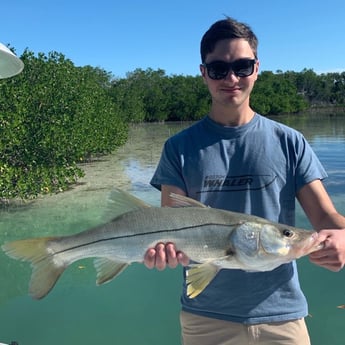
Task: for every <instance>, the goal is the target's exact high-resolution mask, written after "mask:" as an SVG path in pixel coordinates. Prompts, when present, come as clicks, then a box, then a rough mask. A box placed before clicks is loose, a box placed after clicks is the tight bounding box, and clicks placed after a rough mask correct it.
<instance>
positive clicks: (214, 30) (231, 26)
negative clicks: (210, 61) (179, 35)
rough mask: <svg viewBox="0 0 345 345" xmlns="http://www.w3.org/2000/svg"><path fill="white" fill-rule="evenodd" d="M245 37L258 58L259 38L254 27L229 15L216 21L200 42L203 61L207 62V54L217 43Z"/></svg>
mask: <svg viewBox="0 0 345 345" xmlns="http://www.w3.org/2000/svg"><path fill="white" fill-rule="evenodd" d="M234 38H243V39H245V40H246V41H247V42H248V43H249V45H250V47H251V48H252V50H253V53H254V55H255V58H256V59H257V49H258V43H259V42H258V38H257V37H256V35H255V34H254V32H253V31H252V29H251V28H250V27H249V26H248V25H247V24H244V23H240V22H238V21H237V20H235V19H233V18H230V17H227V18H226V19H223V20H219V21H217V22H215V23H214V24H213V25H212V26H211V27H210V28H209V29H208V30H207V31H206V32H205V34H204V36H203V37H202V39H201V43H200V54H201V62H202V63H205V59H206V56H207V54H209V53H212V52H213V50H214V48H215V46H216V43H217V42H218V41H221V40H224V39H234Z"/></svg>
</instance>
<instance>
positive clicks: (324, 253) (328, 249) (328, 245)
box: [309, 229, 345, 272]
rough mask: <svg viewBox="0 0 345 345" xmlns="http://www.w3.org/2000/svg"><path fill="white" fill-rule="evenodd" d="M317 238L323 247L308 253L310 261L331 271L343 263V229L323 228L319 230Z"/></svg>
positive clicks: (337, 268) (344, 257) (344, 252)
mask: <svg viewBox="0 0 345 345" xmlns="http://www.w3.org/2000/svg"><path fill="white" fill-rule="evenodd" d="M318 240H319V242H320V243H322V242H323V243H324V247H323V248H322V249H320V250H318V251H316V252H314V253H311V254H310V255H309V258H310V261H311V262H312V263H314V264H316V265H318V266H321V267H324V268H327V269H329V270H331V271H333V272H338V271H340V270H341V269H342V268H343V267H344V265H345V229H325V230H320V231H319V236H318Z"/></svg>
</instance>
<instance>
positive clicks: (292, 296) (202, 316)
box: [144, 18, 345, 345]
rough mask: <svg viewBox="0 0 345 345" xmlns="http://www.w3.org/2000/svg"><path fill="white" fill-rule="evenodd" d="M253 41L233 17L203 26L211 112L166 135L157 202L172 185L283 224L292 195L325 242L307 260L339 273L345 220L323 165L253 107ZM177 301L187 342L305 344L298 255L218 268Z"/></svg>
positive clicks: (169, 257)
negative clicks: (252, 266) (275, 263)
mask: <svg viewBox="0 0 345 345" xmlns="http://www.w3.org/2000/svg"><path fill="white" fill-rule="evenodd" d="M257 45H258V40H257V38H256V36H255V34H254V33H253V32H252V30H251V29H250V27H248V26H247V25H245V24H242V23H239V22H237V21H235V20H233V19H231V18H227V19H225V20H221V21H218V22H216V23H214V24H213V25H212V26H211V27H210V29H209V30H208V31H207V32H206V33H205V35H204V36H203V38H202V41H201V60H202V64H201V66H200V71H201V74H202V77H203V79H204V82H205V84H206V85H207V87H208V90H209V92H210V94H211V97H212V105H211V109H210V113H209V114H208V116H206V117H205V118H204V119H203V120H201V121H199V122H198V123H196V124H194V125H193V126H191V127H190V128H188V129H186V130H184V131H182V132H181V133H178V134H177V135H175V136H173V137H172V138H170V139H168V141H167V142H166V143H165V146H164V149H163V153H162V157H161V160H160V162H159V165H158V167H157V170H156V172H155V174H154V176H153V178H152V181H151V184H152V185H153V186H155V187H156V188H159V189H160V190H161V192H162V194H161V204H162V206H170V205H171V201H170V199H169V194H170V193H171V192H174V193H177V194H181V195H187V196H189V197H192V198H194V199H197V200H199V201H201V202H203V203H204V204H206V205H209V206H211V207H216V208H223V209H228V210H232V211H237V212H244V213H250V214H254V215H257V216H260V217H264V218H267V219H269V220H271V221H276V222H280V223H285V224H289V225H294V222H295V198H297V199H298V201H299V202H300V203H301V205H302V207H303V209H304V211H305V213H306V215H307V216H308V218H309V220H310V222H311V224H312V225H313V227H314V228H315V229H316V230H319V242H320V243H321V242H324V249H322V250H320V251H318V252H315V253H313V254H311V255H310V259H311V261H312V262H314V263H315V264H318V265H320V266H323V267H326V268H328V269H330V270H333V271H338V270H340V269H341V268H342V267H343V266H344V263H345V218H344V217H343V216H342V215H340V214H339V213H337V211H336V210H335V208H334V206H333V203H332V202H331V200H330V198H329V196H328V194H327V192H326V190H325V188H324V187H323V184H322V179H324V178H325V177H326V176H327V175H326V173H325V171H324V169H323V167H322V165H321V163H320V162H319V160H318V159H317V157H316V156H315V154H314V152H313V151H312V149H311V148H310V146H309V144H308V143H307V142H306V140H305V138H304V137H303V136H302V135H301V134H300V133H298V132H297V131H295V130H293V129H291V128H289V127H287V126H284V125H282V124H279V123H277V122H274V121H271V120H269V119H267V118H264V117H262V116H260V115H258V114H256V113H255V111H254V110H253V109H252V108H251V107H250V94H251V91H252V89H253V87H254V84H255V81H256V80H257V77H258V70H259V60H258V55H257ZM326 229H330V230H326ZM144 262H145V264H146V266H147V267H149V268H152V267H157V268H158V269H164V268H165V267H166V265H168V266H169V267H176V265H177V264H178V263H182V264H183V265H186V264H188V257H187V256H186V255H185V254H184V253H181V252H179V251H178V248H175V246H174V244H172V243H168V244H164V243H159V244H157V245H156V247H155V248H150V249H149V250H148V251H147V252H146V255H145V259H144ZM181 301H182V312H181V326H182V338H183V343H184V344H185V345H203V344H205V345H206V344H213V345H217V344H222V345H232V344H236V345H238V344H265V345H267V344H291V345H292V344H296V345H297V344H298V345H308V344H310V340H309V336H308V332H307V330H306V326H305V323H304V317H305V316H306V315H307V313H308V311H307V303H306V299H305V297H304V295H303V293H302V291H301V289H300V286H299V281H298V273H297V268H296V263H295V262H292V263H289V264H284V265H281V266H280V267H278V268H277V269H275V270H273V271H270V272H259V273H258V272H256V273H253V272H244V271H242V270H221V271H220V272H219V273H218V275H217V276H216V278H215V279H214V280H213V281H212V282H211V284H210V285H209V286H208V287H207V288H206V289H205V290H204V291H203V292H202V293H201V294H200V295H199V296H197V297H196V298H193V299H191V298H188V297H187V296H186V285H185V284H184V291H183V295H182V299H181Z"/></svg>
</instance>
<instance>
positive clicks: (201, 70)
mask: <svg viewBox="0 0 345 345" xmlns="http://www.w3.org/2000/svg"><path fill="white" fill-rule="evenodd" d="M200 73H201V76H202V78H203V80H204V83H205V84H206V67H205V66H203V65H200Z"/></svg>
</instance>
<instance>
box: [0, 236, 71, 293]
mask: <svg viewBox="0 0 345 345" xmlns="http://www.w3.org/2000/svg"><path fill="white" fill-rule="evenodd" d="M53 239H55V238H52V237H42V238H34V239H27V240H20V241H14V242H8V243H5V244H4V245H3V246H2V249H3V250H4V252H5V253H6V254H7V255H8V256H9V257H11V258H13V259H17V260H21V261H28V262H30V263H31V267H32V275H31V280H30V287H29V293H30V295H31V297H32V298H34V299H41V298H43V297H44V296H46V295H47V294H48V293H49V291H50V290H51V289H52V288H53V287H54V285H55V283H56V282H57V280H58V279H59V277H60V275H61V274H62V272H63V271H64V270H65V268H66V267H67V265H65V263H64V262H63V261H62V260H59V259H58V258H57V257H56V256H54V252H53V251H51V249H49V245H48V242H49V241H51V240H53Z"/></svg>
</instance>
